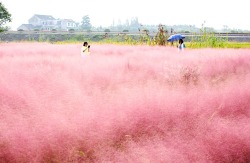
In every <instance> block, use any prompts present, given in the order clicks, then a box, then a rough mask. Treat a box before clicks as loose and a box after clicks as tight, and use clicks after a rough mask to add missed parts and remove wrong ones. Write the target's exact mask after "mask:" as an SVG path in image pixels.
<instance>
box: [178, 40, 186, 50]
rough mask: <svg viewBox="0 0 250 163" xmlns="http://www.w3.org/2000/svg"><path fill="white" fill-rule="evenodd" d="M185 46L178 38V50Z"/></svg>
mask: <svg viewBox="0 0 250 163" xmlns="http://www.w3.org/2000/svg"><path fill="white" fill-rule="evenodd" d="M185 48H186V45H185V44H184V43H183V40H182V39H180V40H179V46H178V49H179V50H184V49H185Z"/></svg>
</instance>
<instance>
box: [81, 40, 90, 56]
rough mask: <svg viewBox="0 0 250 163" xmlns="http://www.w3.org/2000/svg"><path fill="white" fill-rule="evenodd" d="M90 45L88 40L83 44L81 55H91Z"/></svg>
mask: <svg viewBox="0 0 250 163" xmlns="http://www.w3.org/2000/svg"><path fill="white" fill-rule="evenodd" d="M89 49H90V45H88V42H84V43H83V46H82V48H81V55H82V56H83V55H89V54H90V50H89Z"/></svg>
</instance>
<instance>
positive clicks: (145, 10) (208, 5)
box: [0, 0, 250, 30]
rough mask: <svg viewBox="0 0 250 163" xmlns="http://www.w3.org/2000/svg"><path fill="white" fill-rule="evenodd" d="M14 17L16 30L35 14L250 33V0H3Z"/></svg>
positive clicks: (105, 22) (94, 21) (104, 23)
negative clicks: (204, 24) (134, 19)
mask: <svg viewBox="0 0 250 163" xmlns="http://www.w3.org/2000/svg"><path fill="white" fill-rule="evenodd" d="M0 1H2V3H3V4H4V5H5V7H6V8H7V9H8V10H9V12H10V13H11V14H12V18H13V20H12V23H10V24H9V26H11V27H12V29H14V30H16V28H17V27H18V26H19V25H21V24H23V23H28V19H29V18H31V17H32V16H33V15H34V14H41V15H52V16H53V17H55V18H70V19H73V20H75V21H78V22H80V21H81V18H82V17H83V16H84V15H89V16H90V20H91V23H92V25H94V26H100V25H102V26H109V25H111V24H112V22H113V20H115V21H116V22H117V21H118V18H120V20H121V22H122V23H123V22H125V20H126V19H130V18H131V17H138V19H139V22H140V23H141V24H156V25H158V24H160V23H161V24H165V25H174V24H187V25H196V26H197V27H201V24H202V22H204V21H206V26H209V27H214V28H216V29H221V28H223V25H227V26H229V27H230V28H235V29H238V28H240V29H246V30H250V21H249V20H250V16H249V15H250V14H249V12H248V10H249V6H250V1H249V0H230V1H229V0H171V1H169V0H151V1H149V0H148V1H141V0H137V1H136V0H124V1H122V0H88V1H87V0H0Z"/></svg>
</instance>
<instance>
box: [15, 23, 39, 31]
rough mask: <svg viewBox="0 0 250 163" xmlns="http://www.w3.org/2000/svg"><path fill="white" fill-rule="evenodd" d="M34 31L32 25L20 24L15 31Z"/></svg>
mask: <svg viewBox="0 0 250 163" xmlns="http://www.w3.org/2000/svg"><path fill="white" fill-rule="evenodd" d="M34 29H35V26H33V25H32V24H22V25H20V26H19V27H18V28H17V30H18V31H20V30H22V31H33V30H34Z"/></svg>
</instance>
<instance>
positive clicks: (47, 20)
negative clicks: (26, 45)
mask: <svg viewBox="0 0 250 163" xmlns="http://www.w3.org/2000/svg"><path fill="white" fill-rule="evenodd" d="M28 21H29V24H22V25H21V26H19V27H18V28H17V30H24V31H32V30H41V31H51V30H54V29H55V30H62V31H68V30H70V29H74V30H76V29H78V26H79V25H78V23H76V22H75V21H73V20H72V19H55V18H54V17H53V16H51V15H37V14H35V15H34V16H32V17H31V18H30V19H29V20H28Z"/></svg>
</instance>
